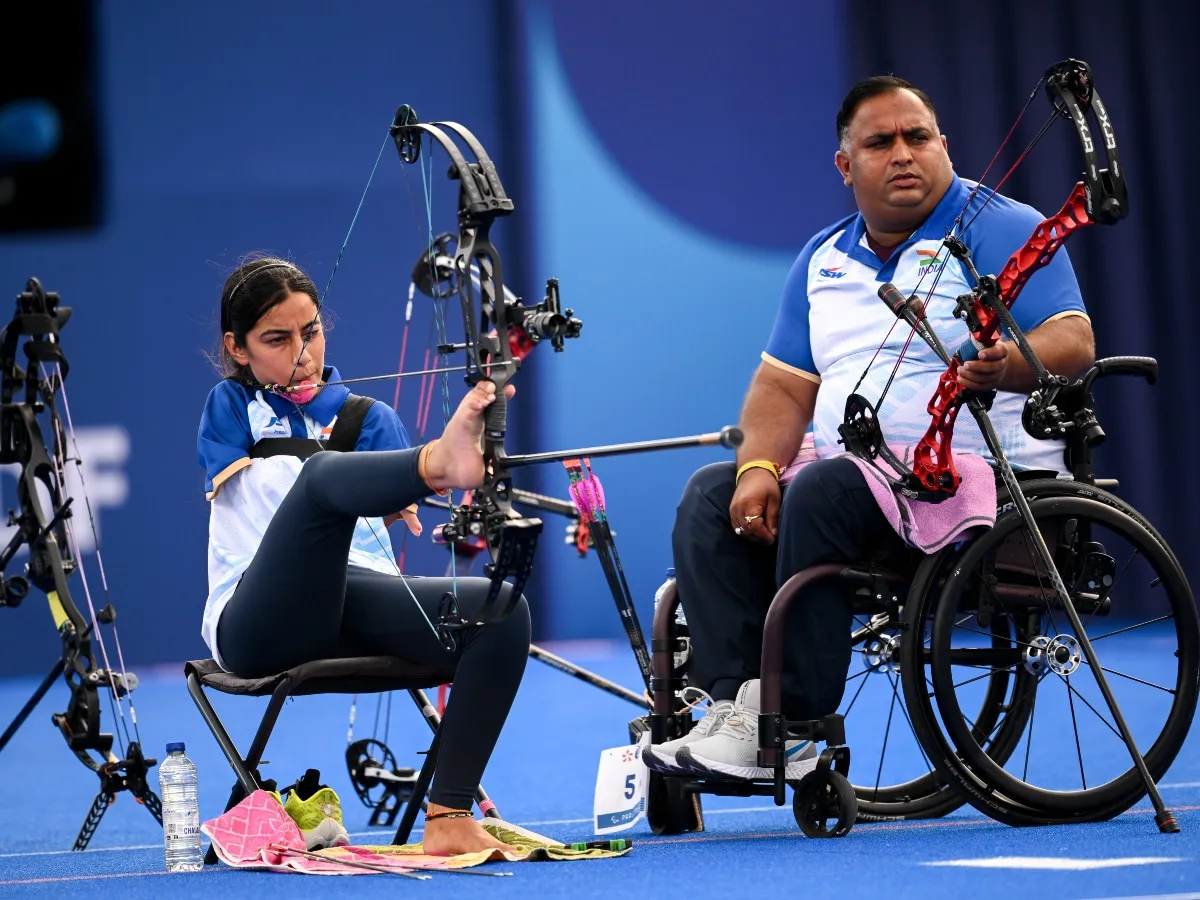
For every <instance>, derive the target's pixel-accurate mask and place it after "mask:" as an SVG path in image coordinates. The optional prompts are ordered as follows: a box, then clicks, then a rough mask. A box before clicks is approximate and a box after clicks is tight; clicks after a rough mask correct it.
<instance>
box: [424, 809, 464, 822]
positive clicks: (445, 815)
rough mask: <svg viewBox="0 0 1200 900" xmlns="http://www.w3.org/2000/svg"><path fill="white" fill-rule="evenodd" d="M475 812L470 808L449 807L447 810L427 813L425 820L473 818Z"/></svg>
mask: <svg viewBox="0 0 1200 900" xmlns="http://www.w3.org/2000/svg"><path fill="white" fill-rule="evenodd" d="M473 818H475V815H474V813H472V812H471V811H470V810H469V809H449V810H446V812H435V813H425V821H426V822H429V821H431V820H433V819H473Z"/></svg>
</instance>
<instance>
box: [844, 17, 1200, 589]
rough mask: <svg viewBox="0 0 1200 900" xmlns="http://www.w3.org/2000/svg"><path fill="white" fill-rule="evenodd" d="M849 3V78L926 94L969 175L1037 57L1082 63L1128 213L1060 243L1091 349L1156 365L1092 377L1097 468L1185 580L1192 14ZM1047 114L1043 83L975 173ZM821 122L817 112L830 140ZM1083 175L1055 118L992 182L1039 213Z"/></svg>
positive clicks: (1189, 505) (1197, 481)
mask: <svg viewBox="0 0 1200 900" xmlns="http://www.w3.org/2000/svg"><path fill="white" fill-rule="evenodd" d="M851 15H852V24H851V28H850V31H849V33H850V40H851V43H852V46H851V48H850V53H849V61H850V71H849V72H848V73H847V74H848V81H847V85H849V84H850V83H853V82H854V81H856V80H858V79H859V78H861V77H864V76H867V75H874V74H880V73H886V72H891V73H894V74H896V75H899V76H900V77H903V78H906V79H908V80H909V81H911V82H913V83H914V84H916V85H918V86H919V87H921V88H922V89H923V90H925V91H926V92H928V93H929V94H930V95H931V97H932V98H933V100H934V103H935V105H936V106H937V109H938V116H939V120H940V122H941V127H942V131H943V133H944V134H946V135H947V138H948V141H949V147H950V155H951V158H952V159H953V160H954V164H955V168H956V170H957V171H958V173H959V174H960V175H961V176H963V177H966V178H978V177H979V176H980V175H981V174H982V173H983V171H984V169H985V167H986V166H987V164H988V162H989V160H990V159H991V158H992V155H993V154H994V153H995V151H996V148H997V147H998V146H999V145H1000V144H1001V142H1002V140H1003V138H1004V136H1005V134H1006V133H1007V131H1008V129H1009V127H1010V125H1011V124H1012V122H1013V119H1014V118H1015V116H1016V114H1017V113H1018V112H1019V111H1020V109H1021V107H1022V106H1023V105H1024V104H1025V101H1026V99H1027V98H1028V97H1029V95H1030V92H1031V90H1032V89H1033V87H1034V85H1035V84H1036V83H1037V81H1038V78H1039V77H1040V75H1041V74H1042V73H1043V72H1044V71H1045V70H1046V68H1047V67H1048V66H1050V65H1051V64H1053V63H1055V62H1057V61H1059V60H1062V59H1066V58H1068V57H1074V58H1077V59H1082V60H1085V61H1086V62H1088V63H1089V64H1090V65H1091V66H1092V69H1093V76H1094V79H1095V84H1096V88H1097V90H1098V91H1099V92H1100V96H1101V98H1102V99H1103V100H1104V102H1105V104H1106V105H1107V107H1108V110H1109V112H1110V114H1111V118H1112V121H1113V124H1114V127H1115V130H1116V137H1117V145H1118V150H1119V153H1120V158H1121V163H1122V165H1123V167H1124V169H1125V174H1126V179H1127V181H1128V185H1129V200H1130V214H1129V216H1128V218H1126V219H1125V220H1123V221H1121V222H1120V223H1118V224H1117V225H1116V226H1115V227H1111V228H1108V227H1099V226H1097V227H1093V228H1089V229H1086V230H1085V231H1083V232H1080V233H1079V234H1078V235H1076V236H1074V237H1072V239H1071V240H1070V242H1069V243H1068V244H1067V247H1066V249H1067V250H1068V251H1069V253H1070V256H1071V259H1072V262H1073V263H1074V266H1075V269H1076V271H1077V273H1078V276H1079V280H1080V283H1081V285H1082V288H1083V293H1084V299H1085V301H1086V303H1087V305H1088V309H1089V311H1090V313H1091V316H1092V323H1093V328H1094V330H1095V334H1096V351H1097V355H1098V356H1114V355H1126V354H1138V355H1147V356H1153V357H1155V358H1157V359H1158V361H1159V365H1160V373H1161V374H1160V379H1159V382H1158V384H1157V386H1155V387H1148V386H1147V385H1145V383H1143V382H1141V381H1140V380H1139V381H1132V380H1129V379H1124V378H1121V379H1113V380H1110V381H1108V382H1107V383H1101V384H1100V385H1099V386H1098V388H1097V391H1096V395H1097V404H1098V413H1099V418H1100V423H1101V425H1102V426H1103V427H1104V429H1105V431H1106V433H1107V435H1108V439H1107V441H1106V442H1105V444H1104V445H1103V446H1102V447H1101V448H1100V449H1099V451H1098V454H1097V473H1098V474H1099V475H1101V476H1104V477H1115V478H1118V479H1120V482H1121V486H1120V488H1119V490H1118V493H1120V494H1121V495H1122V496H1123V497H1124V498H1125V499H1126V500H1128V501H1129V502H1131V503H1132V504H1133V505H1134V506H1135V507H1137V508H1138V509H1139V510H1140V511H1141V512H1142V513H1143V514H1145V515H1146V516H1147V517H1148V518H1149V519H1150V520H1151V521H1152V522H1153V523H1154V524H1155V525H1156V526H1157V527H1158V528H1159V530H1160V531H1161V532H1162V533H1163V534H1164V536H1165V538H1166V539H1167V541H1168V543H1170V544H1171V545H1172V547H1173V549H1174V550H1175V552H1176V554H1177V555H1178V556H1179V557H1180V559H1181V561H1182V563H1183V565H1184V567H1185V569H1187V570H1188V572H1189V575H1190V576H1191V577H1192V578H1193V579H1194V577H1195V575H1196V574H1197V573H1200V549H1198V548H1197V547H1196V543H1195V541H1194V540H1193V537H1192V536H1193V533H1194V530H1195V528H1194V519H1195V515H1196V512H1195V510H1196V509H1197V507H1200V471H1198V470H1197V466H1196V447H1197V441H1198V439H1200V425H1198V423H1197V418H1196V406H1197V404H1196V400H1195V390H1194V384H1195V374H1194V372H1193V371H1192V367H1193V365H1194V364H1195V358H1196V334H1197V330H1198V328H1197V310H1196V308H1195V307H1196V294H1195V293H1194V290H1195V288H1194V285H1193V272H1192V262H1193V261H1194V259H1193V254H1195V253H1196V252H1197V249H1196V247H1195V239H1194V237H1193V235H1192V234H1191V233H1190V227H1189V225H1188V223H1189V221H1190V219H1191V216H1192V215H1193V214H1194V210H1196V208H1197V203H1198V201H1200V186H1198V184H1197V178H1196V161H1197V146H1198V144H1197V123H1196V118H1195V114H1196V103H1195V101H1194V100H1190V99H1188V98H1189V97H1190V96H1191V95H1192V93H1193V91H1194V83H1193V81H1192V78H1191V76H1190V70H1189V72H1188V73H1185V71H1184V61H1185V60H1186V59H1188V58H1189V56H1188V55H1189V54H1191V55H1193V56H1194V55H1195V53H1196V48H1197V46H1198V44H1197V40H1196V38H1197V27H1196V25H1195V24H1194V21H1193V17H1192V16H1190V15H1188V16H1186V17H1185V16H1184V14H1183V6H1182V5H1181V4H1178V3H1174V2H1168V0H1153V2H1142V3H1126V2H1104V3H1091V2H1080V0H1054V2H1045V0H995V2H990V3H980V4H972V5H970V6H967V5H963V6H961V7H957V8H956V9H954V10H950V11H948V7H947V6H946V4H944V3H935V2H930V0H910V2H907V3H903V4H896V3H890V2H883V0H852V2H851ZM1050 111H1051V110H1050V105H1049V102H1048V100H1047V99H1046V96H1045V94H1044V92H1042V93H1040V95H1039V96H1038V97H1035V98H1034V101H1033V104H1032V105H1031V106H1030V108H1029V112H1028V113H1027V114H1026V116H1025V118H1024V120H1023V121H1022V122H1021V124H1020V125H1019V126H1018V129H1017V131H1016V133H1015V134H1014V136H1013V138H1012V140H1011V142H1010V144H1009V145H1008V147H1007V148H1006V149H1005V151H1004V152H1003V153H1002V154H1001V156H1000V158H999V159H998V160H997V162H996V166H995V167H994V168H993V169H992V174H990V175H989V176H988V179H987V182H988V184H991V185H995V183H996V180H997V179H998V178H999V177H1000V176H1001V175H1002V174H1003V173H1004V172H1006V171H1007V170H1008V168H1009V166H1010V165H1011V164H1012V163H1013V161H1014V160H1015V159H1016V158H1017V156H1018V154H1019V153H1020V151H1021V150H1022V149H1023V148H1024V147H1025V146H1026V144H1027V143H1028V142H1029V140H1030V139H1031V138H1032V136H1033V134H1034V132H1035V131H1036V130H1037V128H1038V127H1039V126H1040V125H1041V124H1042V123H1043V122H1044V121H1045V120H1046V118H1047V116H1048V115H1049V114H1050ZM833 131H834V126H833V122H832V117H830V122H829V134H830V138H831V143H832V137H833ZM1081 171H1082V153H1081V150H1080V147H1079V141H1078V138H1076V137H1075V133H1074V129H1073V128H1072V127H1071V126H1070V123H1068V122H1066V121H1060V122H1058V123H1056V124H1055V126H1054V128H1053V129H1052V130H1051V132H1050V133H1049V134H1048V135H1047V136H1046V138H1044V139H1043V140H1042V141H1041V142H1040V143H1039V144H1038V146H1037V147H1036V148H1035V149H1034V150H1033V151H1032V152H1031V153H1030V154H1029V156H1028V157H1027V158H1026V159H1025V161H1024V162H1023V163H1022V164H1021V166H1020V167H1019V168H1018V169H1017V170H1016V172H1015V173H1014V174H1013V176H1012V178H1011V179H1010V180H1009V181H1008V183H1007V184H1006V185H1005V187H1004V192H1005V193H1007V194H1009V195H1010V196H1012V197H1014V198H1016V199H1018V200H1022V201H1024V202H1027V203H1031V204H1033V205H1034V206H1036V207H1037V208H1038V209H1039V210H1041V211H1042V212H1043V213H1045V214H1049V213H1052V212H1054V211H1056V210H1057V209H1058V208H1059V207H1060V206H1061V205H1062V203H1063V201H1064V200H1065V199H1066V196H1067V193H1068V191H1069V190H1070V188H1071V186H1072V185H1073V184H1074V183H1075V181H1077V180H1078V179H1079V176H1080V173H1081ZM1014 249H1016V248H1014ZM1034 277H1035V278H1036V277H1037V276H1036V275H1035V276H1034ZM1018 302H1020V301H1019V300H1018Z"/></svg>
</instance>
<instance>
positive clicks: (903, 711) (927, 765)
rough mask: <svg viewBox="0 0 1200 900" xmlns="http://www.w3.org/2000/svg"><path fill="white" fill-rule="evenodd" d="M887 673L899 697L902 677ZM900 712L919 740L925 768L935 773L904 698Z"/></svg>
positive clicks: (915, 738)
mask: <svg viewBox="0 0 1200 900" xmlns="http://www.w3.org/2000/svg"><path fill="white" fill-rule="evenodd" d="M885 674H886V675H887V678H888V681H890V682H891V683H892V696H893V697H895V698H897V699H899V691H900V679H898V678H892V674H891V672H887V673H885ZM900 713H901V714H902V715H903V716H904V721H906V722H907V723H908V730H909V731H911V732H912V736H913V739H914V740H915V741H916V742H917V749H918V750H920V751H921V761H922V762H924V763H925V768H926V769H928V770H929V774H930V775H932V774H934V772H933V766H932V765H930V763H929V755H928V754H927V753H926V752H925V747H924V746H923V745H922V744H921V738H920V736H919V735H918V734H917V729H916V728H914V727H913V723H912V718H911V717H910V716H909V714H908V708H907V707H906V706H905V705H904V701H903V700H901V701H900ZM881 762H882V760H881Z"/></svg>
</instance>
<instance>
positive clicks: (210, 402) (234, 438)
mask: <svg viewBox="0 0 1200 900" xmlns="http://www.w3.org/2000/svg"><path fill="white" fill-rule="evenodd" d="M196 457H197V460H198V461H199V463H200V467H201V468H203V469H204V496H205V497H206V498H207V499H209V500H211V499H213V497H215V496H216V495H217V492H218V491H219V490H220V489H221V485H222V484H224V483H225V482H226V481H227V480H228V479H229V478H230V476H232V475H233V474H234V473H235V472H239V471H241V470H242V469H244V468H245V467H246V466H248V465H250V419H249V417H248V416H247V414H246V404H245V402H244V398H243V397H242V396H241V395H240V391H239V389H238V387H237V386H236V385H235V384H233V383H232V382H229V381H222V382H221V383H220V384H218V385H217V386H216V387H214V388H213V389H212V390H211V391H209V394H208V399H207V400H206V401H205V403H204V412H203V413H202V414H201V416H200V428H199V431H198V434H197V436H196Z"/></svg>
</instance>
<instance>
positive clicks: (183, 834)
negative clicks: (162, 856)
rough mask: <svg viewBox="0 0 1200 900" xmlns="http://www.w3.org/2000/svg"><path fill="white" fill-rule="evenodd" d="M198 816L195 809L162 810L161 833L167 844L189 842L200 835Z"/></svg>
mask: <svg viewBox="0 0 1200 900" xmlns="http://www.w3.org/2000/svg"><path fill="white" fill-rule="evenodd" d="M198 818H199V816H197V815H196V811H195V810H191V809H175V810H170V811H168V810H163V834H164V836H165V839H166V842H167V843H168V844H172V843H180V842H184V843H191V842H192V841H194V840H196V839H197V838H199V837H200V823H199V822H198V821H197V819H198Z"/></svg>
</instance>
